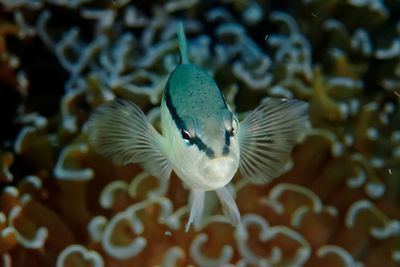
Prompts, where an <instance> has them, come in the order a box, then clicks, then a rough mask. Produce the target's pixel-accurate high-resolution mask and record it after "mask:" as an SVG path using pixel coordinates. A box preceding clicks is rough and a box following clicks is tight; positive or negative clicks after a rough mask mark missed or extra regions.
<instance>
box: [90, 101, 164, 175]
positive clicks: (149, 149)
mask: <svg viewBox="0 0 400 267" xmlns="http://www.w3.org/2000/svg"><path fill="white" fill-rule="evenodd" d="M88 136H89V142H90V143H91V144H92V145H93V146H94V147H95V149H96V151H97V152H99V153H101V154H103V155H105V156H107V157H109V158H111V159H112V161H113V162H114V163H115V164H118V165H125V164H127V163H131V162H135V163H140V164H142V166H143V167H144V168H145V169H146V170H147V171H148V172H150V173H151V174H152V175H154V176H156V177H158V178H161V179H166V178H168V177H169V175H170V173H171V166H170V165H169V162H168V160H167V158H166V156H165V154H164V153H163V152H162V147H165V145H164V142H165V141H164V138H163V137H162V136H161V135H160V134H159V133H158V132H157V131H156V130H155V129H154V127H153V126H152V125H151V123H150V121H149V120H148V119H147V117H146V115H145V114H144V113H143V112H142V111H141V110H140V108H139V107H138V106H136V105H135V104H134V103H132V102H130V101H127V100H122V99H118V100H114V101H110V102H107V103H104V104H103V105H101V106H100V107H98V108H97V109H96V111H95V112H94V113H93V114H92V115H91V116H90V119H89V122H88Z"/></svg>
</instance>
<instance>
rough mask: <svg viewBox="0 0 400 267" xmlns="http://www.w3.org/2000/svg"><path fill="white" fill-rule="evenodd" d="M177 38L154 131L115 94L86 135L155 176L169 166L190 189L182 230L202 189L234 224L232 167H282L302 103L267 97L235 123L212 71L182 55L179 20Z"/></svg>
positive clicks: (275, 171) (266, 175)
mask: <svg viewBox="0 0 400 267" xmlns="http://www.w3.org/2000/svg"><path fill="white" fill-rule="evenodd" d="M178 39H179V44H180V51H181V61H180V64H179V65H178V66H177V67H176V68H175V70H174V71H173V72H172V73H171V74H170V77H169V79H168V81H167V83H166V86H165V89H164V92H163V96H162V102H161V124H162V135H161V134H159V133H158V132H157V131H156V130H155V129H154V128H153V126H152V125H151V124H150V122H149V121H148V119H147V117H146V116H145V115H144V114H143V112H142V111H141V110H140V109H139V108H138V107H137V106H136V105H135V104H133V103H132V102H130V101H126V100H115V101H111V102H107V103H105V104H103V105H101V106H100V107H98V108H97V110H96V111H95V112H94V113H93V115H91V117H90V119H89V123H88V136H89V141H90V143H92V144H93V145H94V147H95V148H96V150H97V151H98V152H100V153H102V154H104V155H106V156H109V157H110V158H111V159H112V160H113V161H114V162H115V163H117V164H127V163H130V162H136V163H140V164H142V166H143V167H144V168H145V169H146V170H148V171H149V172H150V173H151V174H153V175H154V176H156V177H158V178H160V179H167V178H168V177H169V176H170V173H171V171H172V170H174V171H175V173H176V174H177V175H178V176H179V177H180V178H181V179H182V181H183V182H185V183H186V184H187V185H188V186H189V187H190V188H191V190H192V193H193V199H192V204H191V210H190V217H189V221H188V224H187V227H186V230H188V229H189V226H190V224H191V223H195V226H198V225H199V222H200V221H201V218H202V213H203V209H204V196H205V191H210V190H215V191H216V193H217V195H218V197H219V198H220V201H221V204H222V205H223V207H224V210H225V211H226V212H227V213H228V216H229V217H230V218H231V221H232V223H233V224H238V223H239V222H240V213H239V210H238V208H237V206H236V203H235V201H234V199H233V197H232V196H231V194H230V192H229V190H228V189H227V188H226V185H227V184H228V183H229V182H230V181H231V180H232V178H233V176H234V175H235V173H236V172H237V170H238V169H240V172H241V174H242V175H243V176H244V177H245V178H247V179H249V180H250V181H252V182H254V183H265V182H268V181H270V180H271V179H273V178H275V177H277V176H279V175H280V174H282V173H283V172H284V165H285V163H286V162H287V159H288V157H289V155H290V151H291V150H292V148H293V146H294V145H295V143H296V140H297V139H298V136H299V135H300V133H301V131H302V130H303V129H304V126H305V123H306V121H307V115H306V110H307V104H306V103H304V102H302V101H299V100H287V99H285V100H280V99H268V100H267V101H264V102H263V103H261V105H260V106H259V107H258V108H256V109H255V110H254V111H253V112H252V113H251V114H250V115H248V116H247V117H246V118H245V119H244V120H243V121H242V122H240V123H239V121H238V120H237V118H236V117H235V115H234V114H233V112H232V111H231V109H230V107H229V105H228V104H227V103H226V101H225V99H224V96H223V94H222V92H221V90H220V89H219V87H218V86H217V84H216V83H215V81H214V79H213V78H212V77H211V76H210V75H209V74H208V73H207V72H206V71H204V70H202V69H201V68H199V67H198V66H196V65H194V64H192V63H190V61H189V58H188V50H187V46H186V37H185V34H184V30H183V24H182V23H180V24H179V28H178ZM239 124H240V127H239Z"/></svg>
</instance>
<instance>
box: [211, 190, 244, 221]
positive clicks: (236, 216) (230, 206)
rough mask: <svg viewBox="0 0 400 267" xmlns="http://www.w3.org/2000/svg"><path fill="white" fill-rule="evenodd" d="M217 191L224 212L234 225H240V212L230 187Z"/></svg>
mask: <svg viewBox="0 0 400 267" xmlns="http://www.w3.org/2000/svg"><path fill="white" fill-rule="evenodd" d="M216 191H217V195H218V197H219V200H220V201H221V204H222V208H223V210H224V212H225V213H226V214H227V215H228V216H229V218H230V219H231V221H232V224H233V225H238V224H239V223H240V212H239V209H238V207H237V206H236V202H235V200H234V199H233V197H232V195H231V193H230V192H229V190H228V188H226V186H225V187H222V188H220V189H217V190H216Z"/></svg>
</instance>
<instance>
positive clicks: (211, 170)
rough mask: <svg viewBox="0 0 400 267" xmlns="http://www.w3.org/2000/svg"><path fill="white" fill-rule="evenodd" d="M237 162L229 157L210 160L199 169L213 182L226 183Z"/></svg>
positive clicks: (234, 171) (234, 170)
mask: <svg viewBox="0 0 400 267" xmlns="http://www.w3.org/2000/svg"><path fill="white" fill-rule="evenodd" d="M237 167H238V164H237V163H236V161H235V160H234V159H232V158H229V157H223V158H217V159H213V160H210V161H209V162H208V163H207V164H206V165H205V167H204V168H203V169H202V170H201V173H202V174H203V176H204V178H205V179H207V180H210V181H213V182H215V183H222V184H223V185H222V186H224V185H225V184H227V183H228V182H229V181H230V180H231V179H232V177H233V175H234V174H235V173H236V170H237Z"/></svg>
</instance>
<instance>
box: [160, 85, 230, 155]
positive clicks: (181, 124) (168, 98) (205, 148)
mask: <svg viewBox="0 0 400 267" xmlns="http://www.w3.org/2000/svg"><path fill="white" fill-rule="evenodd" d="M224 102H225V101H224ZM165 103H166V104H167V108H168V110H169V112H170V113H171V116H172V119H173V120H174V122H175V125H176V127H177V128H178V129H179V131H182V128H184V127H185V123H184V121H183V120H182V119H181V118H180V117H179V115H178V113H177V112H176V108H175V106H174V104H172V100H171V95H170V92H169V82H167V85H166V88H165ZM190 143H191V144H194V145H196V146H197V147H198V148H199V150H200V151H204V152H205V153H206V155H207V157H209V158H213V157H214V156H215V153H214V151H213V150H212V149H211V148H209V147H208V146H207V145H206V144H204V143H203V141H202V140H201V139H200V137H198V136H195V137H194V138H193V141H191V142H190Z"/></svg>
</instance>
